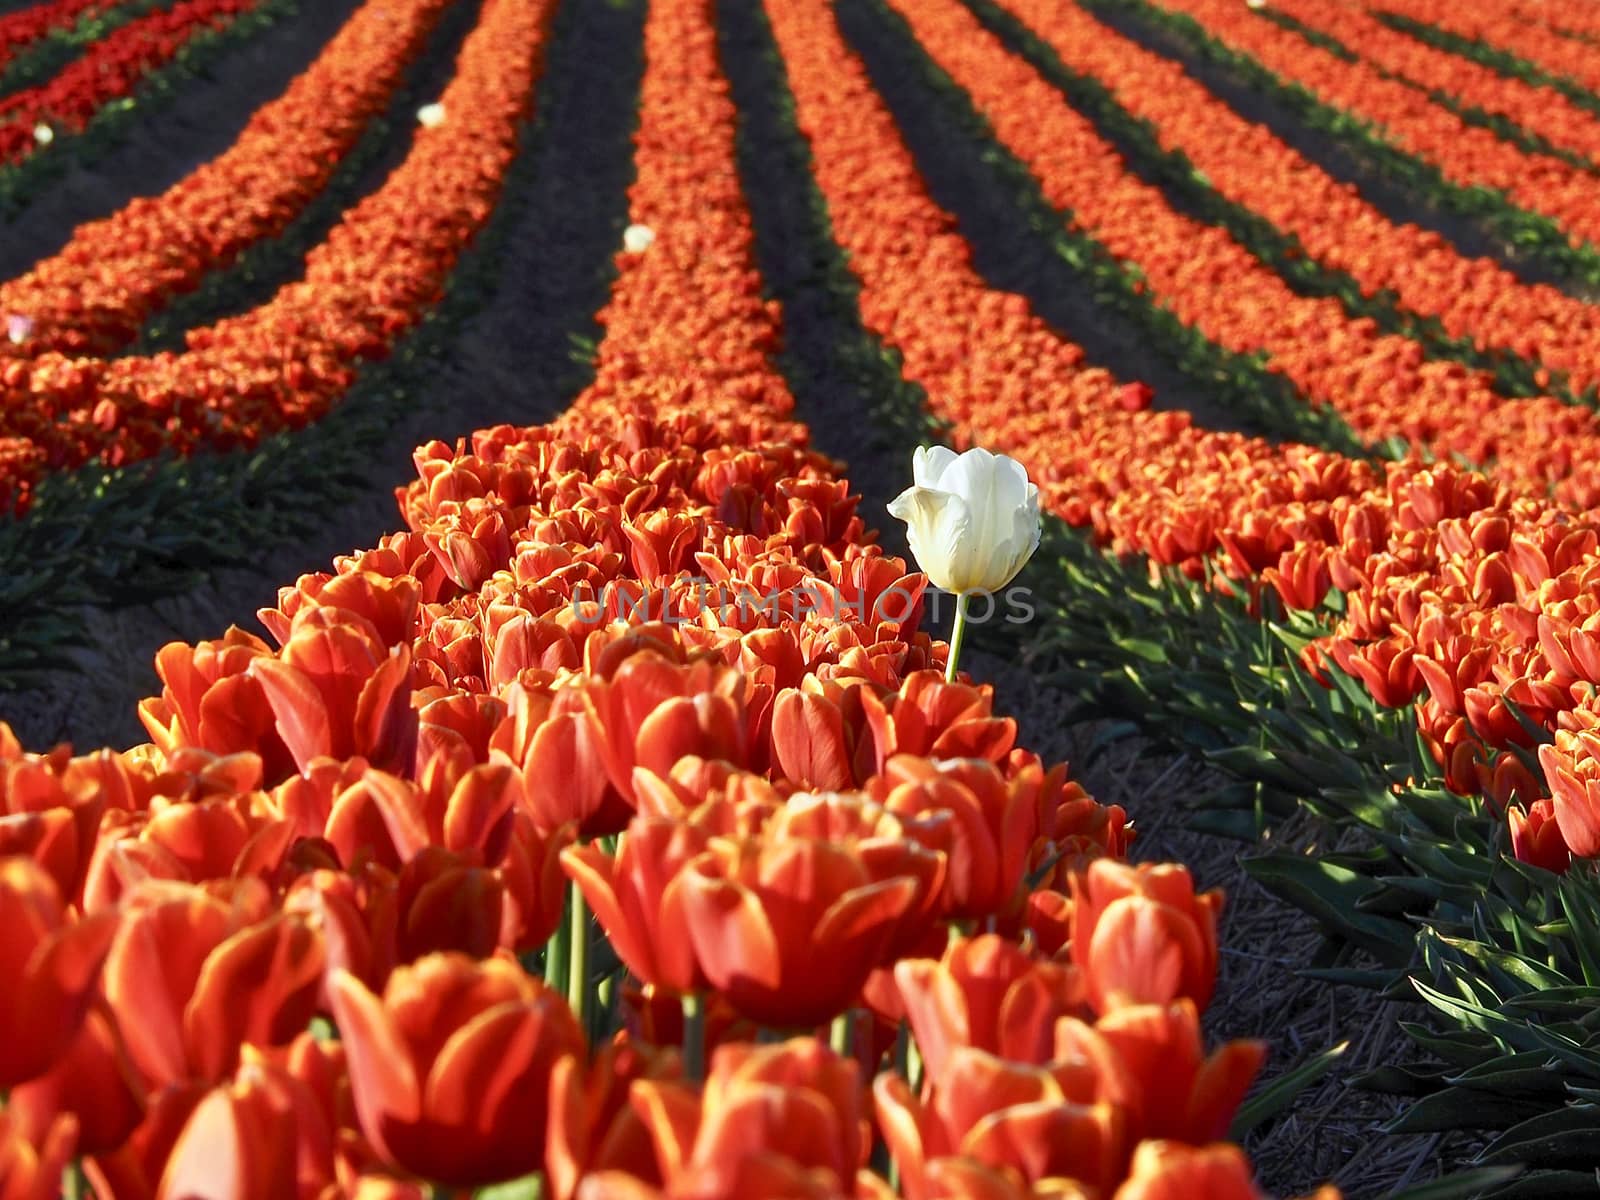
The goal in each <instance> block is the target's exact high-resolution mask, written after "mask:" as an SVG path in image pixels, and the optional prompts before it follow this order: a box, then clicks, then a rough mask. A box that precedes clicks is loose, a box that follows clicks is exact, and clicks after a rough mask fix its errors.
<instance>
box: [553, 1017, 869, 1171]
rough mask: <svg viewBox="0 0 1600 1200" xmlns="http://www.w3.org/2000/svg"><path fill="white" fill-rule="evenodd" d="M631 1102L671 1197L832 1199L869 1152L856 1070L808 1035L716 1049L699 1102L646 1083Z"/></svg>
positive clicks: (678, 1088) (682, 1090)
mask: <svg viewBox="0 0 1600 1200" xmlns="http://www.w3.org/2000/svg"><path fill="white" fill-rule="evenodd" d="M630 1101H631V1103H632V1105H633V1107H634V1109H635V1111H636V1112H637V1113H638V1114H639V1116H640V1117H641V1119H642V1120H643V1121H644V1123H645V1125H646V1126H647V1127H648V1128H649V1131H650V1136H651V1140H652V1142H653V1143H654V1146H655V1155H656V1164H657V1166H658V1168H659V1169H660V1173H661V1177H662V1179H663V1180H664V1181H665V1184H666V1188H665V1190H666V1191H667V1192H668V1193H670V1194H672V1195H679V1196H686V1197H687V1196H705V1197H729V1198H730V1200H731V1198H732V1197H736V1196H746V1195H751V1196H778V1195H801V1196H808V1195H812V1194H820V1195H823V1196H829V1195H832V1196H837V1195H839V1194H840V1193H841V1192H846V1191H848V1190H849V1189H850V1185H851V1182H852V1181H853V1180H854V1179H855V1176H856V1172H857V1171H858V1170H859V1169H860V1168H861V1167H863V1166H864V1165H865V1163H866V1156H867V1153H868V1150H869V1149H870V1133H869V1129H870V1127H869V1125H868V1122H867V1112H866V1103H865V1101H866V1097H865V1093H864V1090H863V1088H862V1086H861V1076H860V1071H859V1068H858V1067H857V1066H856V1064H855V1063H854V1062H853V1061H851V1060H849V1059H844V1058H840V1057H839V1056H838V1055H836V1054H834V1053H833V1052H832V1051H831V1050H829V1049H828V1048H827V1047H826V1046H824V1045H823V1044H822V1043H820V1042H818V1041H817V1040H816V1039H814V1038H795V1039H793V1040H790V1041H787V1042H781V1043H779V1044H777V1045H769V1046H756V1045H750V1044H748V1043H743V1044H737V1045H728V1046H722V1047H720V1048H719V1049H718V1050H717V1052H716V1053H715V1054H714V1055H713V1056H712V1059H711V1069H710V1071H709V1072H708V1073H707V1076H706V1082H705V1086H704V1088H703V1090H702V1092H701V1094H700V1095H699V1096H696V1095H695V1093H694V1091H693V1090H692V1089H691V1088H690V1087H688V1086H687V1085H685V1084H681V1083H671V1082H661V1081H657V1080H642V1081H640V1082H638V1083H636V1084H634V1086H633V1089H632V1092H631V1094H630ZM817 1184H822V1185H824V1187H825V1190H823V1191H821V1192H820V1193H818V1192H817V1191H816V1187H815V1185H817ZM579 1194H580V1195H582V1194H583V1193H582V1192H581V1191H580V1193H579Z"/></svg>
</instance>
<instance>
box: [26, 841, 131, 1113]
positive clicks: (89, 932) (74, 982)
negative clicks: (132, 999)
mask: <svg viewBox="0 0 1600 1200" xmlns="http://www.w3.org/2000/svg"><path fill="white" fill-rule="evenodd" d="M116 931H117V916H116V914H114V913H98V914H95V915H93V916H89V917H85V918H83V919H81V920H75V919H73V917H72V916H71V914H70V912H69V910H68V909H67V907H66V905H65V904H63V903H62V900H61V895H60V893H59V892H58V891H57V890H56V885H55V882H54V880H52V879H51V877H50V876H49V875H48V874H47V873H46V872H45V870H44V868H43V867H41V866H39V865H38V864H37V863H35V862H34V861H33V860H32V859H30V858H7V859H0V979H4V980H5V981H6V986H5V988H4V989H0V1028H3V1029H4V1030H6V1033H7V1036H6V1037H4V1038H0V1089H6V1088H11V1087H14V1086H15V1085H16V1084H19V1083H22V1082H23V1081H24V1080H28V1079H32V1078H34V1077H35V1076H38V1075H41V1074H43V1073H44V1072H45V1071H46V1070H47V1069H48V1068H49V1067H50V1066H51V1064H53V1063H54V1062H56V1061H57V1059H58V1058H59V1057H60V1056H61V1055H62V1054H64V1053H66V1051H67V1049H68V1047H69V1046H70V1045H71V1044H72V1041H73V1039H74V1038H75V1037H76V1036H77V1033H78V1029H79V1027H80V1026H81V1023H82V1021H83V1018H84V1014H85V1013H86V1012H87V1010H88V1006H89V1002H90V1000H91V999H92V998H93V995H94V987H95V983H96V982H97V981H98V979H99V976H100V968H101V964H102V962H103V961H104V960H105V957H106V952H107V947H108V946H109V945H110V944H111V939H112V937H113V935H114V934H115V933H116ZM74 1136H76V1133H74Z"/></svg>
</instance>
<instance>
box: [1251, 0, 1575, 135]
mask: <svg viewBox="0 0 1600 1200" xmlns="http://www.w3.org/2000/svg"><path fill="white" fill-rule="evenodd" d="M1273 6H1274V8H1275V10H1276V11H1278V12H1282V13H1286V14H1287V15H1289V16H1291V17H1293V18H1294V19H1295V20H1297V21H1299V22H1300V23H1301V24H1302V25H1304V26H1306V27H1307V28H1308V29H1312V30H1315V31H1316V32H1318V33H1325V34H1327V35H1329V36H1330V37H1333V38H1335V39H1336V40H1338V41H1339V42H1340V43H1342V44H1343V45H1344V46H1346V47H1347V48H1349V49H1350V50H1351V51H1353V52H1354V53H1356V54H1359V55H1360V56H1361V58H1362V59H1364V60H1365V61H1366V62H1368V63H1370V64H1372V65H1373V66H1375V67H1377V68H1378V69H1379V70H1380V71H1383V72H1384V73H1385V74H1387V75H1390V76H1392V77H1394V78H1396V79H1402V80H1404V81H1406V82H1407V83H1410V84H1412V85H1414V86H1416V87H1418V88H1421V89H1423V90H1424V91H1426V92H1430V93H1438V94H1441V95H1443V96H1447V97H1449V98H1450V99H1451V100H1452V101H1453V102H1454V103H1456V104H1458V105H1460V106H1461V107H1463V108H1475V109H1480V110H1482V111H1483V112H1485V113H1489V114H1492V115H1495V116H1502V117H1505V118H1507V119H1508V120H1510V121H1511V122H1513V123H1514V124H1516V125H1518V126H1520V127H1521V128H1523V129H1525V130H1527V131H1528V132H1530V133H1533V134H1537V135H1538V136H1540V137H1542V138H1544V139H1545V140H1546V141H1548V142H1549V143H1550V144H1551V145H1552V146H1555V147H1557V148H1559V149H1564V150H1570V151H1572V152H1573V153H1575V154H1579V155H1582V156H1584V157H1585V158H1588V159H1590V160H1591V161H1595V162H1600V117H1597V116H1595V114H1594V113H1592V112H1589V111H1588V110H1586V109H1583V108H1580V107H1579V106H1578V105H1577V104H1575V103H1573V102H1572V101H1571V100H1569V99H1568V98H1567V97H1565V96H1563V95H1561V93H1559V92H1556V91H1553V90H1551V89H1550V88H1540V87H1534V86H1533V85H1531V84H1528V83H1524V82H1523V81H1522V80H1520V79H1513V78H1510V77H1508V76H1505V75H1502V74H1500V73H1499V72H1497V71H1494V70H1491V69H1490V68H1488V67H1485V66H1482V65H1480V64H1478V63H1475V62H1473V61H1472V60H1471V59H1467V58H1463V57H1461V56H1460V55H1457V54H1451V53H1449V52H1448V51H1445V50H1439V49H1437V48H1435V47H1433V46H1430V45H1428V44H1427V43H1426V42H1423V41H1420V40H1419V39H1417V38H1414V37H1412V36H1411V35H1410V34H1408V33H1402V32H1400V31H1398V30H1395V29H1392V28H1391V27H1390V26H1388V25H1385V24H1384V23H1383V22H1382V21H1379V20H1377V19H1376V18H1375V17H1372V16H1370V15H1368V14H1367V13H1365V12H1363V11H1361V10H1360V9H1358V8H1354V7H1350V8H1346V7H1345V6H1343V5H1337V4H1327V5H1322V4H1308V3H1306V2H1305V0H1273Z"/></svg>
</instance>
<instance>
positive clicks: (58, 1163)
mask: <svg viewBox="0 0 1600 1200" xmlns="http://www.w3.org/2000/svg"><path fill="white" fill-rule="evenodd" d="M77 1135H78V1126H77V1122H76V1121H74V1120H73V1118H72V1117H70V1116H63V1117H60V1118H58V1119H57V1120H56V1121H55V1122H53V1123H52V1124H51V1126H50V1127H49V1128H48V1129H47V1130H45V1131H44V1133H43V1135H42V1136H41V1137H39V1138H38V1139H37V1140H34V1139H32V1138H27V1137H24V1136H23V1134H22V1131H21V1130H20V1129H19V1128H18V1123H17V1121H16V1119H15V1118H14V1117H12V1115H11V1114H10V1113H8V1112H4V1111H0V1196H3V1197H4V1198H5V1200H57V1197H59V1196H60V1195H61V1173H62V1172H63V1171H65V1170H66V1169H67V1165H68V1164H69V1163H70V1162H71V1161H72V1155H73V1147H74V1143H75V1142H76V1140H77Z"/></svg>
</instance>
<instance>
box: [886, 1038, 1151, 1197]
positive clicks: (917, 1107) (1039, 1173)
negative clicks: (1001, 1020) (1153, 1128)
mask: <svg viewBox="0 0 1600 1200" xmlns="http://www.w3.org/2000/svg"><path fill="white" fill-rule="evenodd" d="M947 1062H948V1068H949V1069H948V1071H947V1073H946V1074H945V1075H943V1076H942V1077H939V1078H933V1079H931V1080H930V1082H931V1088H932V1092H931V1097H930V1098H929V1099H928V1100H926V1101H924V1100H919V1099H917V1098H915V1097H913V1096H912V1094H911V1090H910V1089H909V1088H908V1087H907V1086H906V1082H905V1080H904V1079H902V1078H900V1077H899V1076H898V1075H880V1076H878V1078H877V1079H876V1080H875V1081H874V1083H873V1099H874V1101H875V1104H876V1109H877V1114H878V1128H879V1129H880V1130H881V1131H882V1133H883V1136H884V1140H885V1141H886V1142H887V1143H888V1145H889V1153H890V1154H891V1155H892V1156H893V1158H894V1161H895V1165H896V1166H898V1167H899V1169H900V1180H901V1184H902V1186H903V1187H904V1188H905V1194H906V1196H907V1197H908V1200H928V1197H929V1196H931V1195H932V1194H933V1193H932V1191H931V1188H930V1186H929V1172H928V1167H929V1164H930V1163H931V1162H933V1161H934V1160H936V1159H942V1158H949V1157H951V1156H957V1155H959V1156H962V1157H966V1158H970V1159H972V1160H974V1161H976V1162H978V1163H980V1164H982V1165H984V1166H987V1167H991V1168H996V1169H1003V1168H1010V1169H1012V1170H1015V1171H1016V1172H1018V1173H1019V1174H1020V1175H1021V1176H1022V1178H1023V1179H1024V1180H1026V1181H1028V1182H1029V1183H1033V1182H1036V1181H1039V1180H1044V1179H1049V1178H1056V1177H1064V1178H1067V1179H1071V1180H1075V1181H1077V1182H1080V1183H1083V1184H1084V1185H1086V1186H1087V1187H1088V1188H1090V1189H1102V1188H1106V1187H1108V1186H1110V1185H1111V1184H1112V1183H1114V1182H1115V1180H1116V1178H1117V1173H1118V1171H1119V1169H1120V1167H1121V1161H1122V1156H1123V1153H1124V1151H1123V1149H1122V1146H1123V1132H1122V1115H1121V1113H1120V1112H1119V1110H1118V1109H1117V1108H1116V1107H1115V1106H1114V1105H1112V1104H1109V1103H1105V1102H1103V1101H1096V1099H1095V1091H1096V1086H1097V1084H1096V1077H1095V1070H1094V1068H1093V1067H1092V1066H1090V1065H1089V1064H1087V1063H1085V1062H1083V1061H1081V1060H1067V1061H1061V1062H1056V1063H1051V1064H1048V1065H1044V1066H1029V1065H1026V1064H1022V1063H1011V1062H1007V1061H1005V1060H1004V1059H1001V1058H997V1057H995V1056H994V1055H992V1054H990V1053H988V1052H987V1051H983V1050H977V1049H974V1048H973V1047H971V1046H957V1047H954V1048H953V1049H952V1050H951V1051H950V1053H949V1056H948V1059H947Z"/></svg>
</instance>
